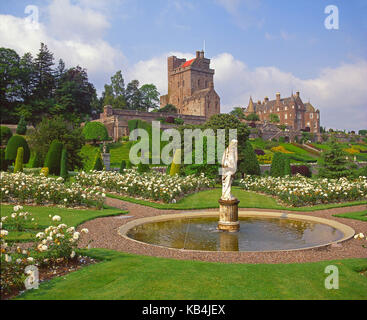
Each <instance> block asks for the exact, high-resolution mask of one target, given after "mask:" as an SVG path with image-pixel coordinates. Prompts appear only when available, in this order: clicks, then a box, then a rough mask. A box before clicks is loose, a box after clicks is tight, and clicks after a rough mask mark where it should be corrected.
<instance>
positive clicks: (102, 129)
mask: <svg viewBox="0 0 367 320" xmlns="http://www.w3.org/2000/svg"><path fill="white" fill-rule="evenodd" d="M83 135H84V137H85V139H86V140H89V141H94V142H96V141H106V140H108V139H109V136H108V131H107V128H106V126H105V125H104V124H103V123H100V122H88V123H87V124H86V125H85V127H84V128H83Z"/></svg>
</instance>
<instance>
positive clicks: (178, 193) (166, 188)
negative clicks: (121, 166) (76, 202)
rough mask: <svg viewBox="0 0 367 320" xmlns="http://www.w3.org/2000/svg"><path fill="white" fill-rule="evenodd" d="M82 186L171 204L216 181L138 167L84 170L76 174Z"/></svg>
mask: <svg viewBox="0 0 367 320" xmlns="http://www.w3.org/2000/svg"><path fill="white" fill-rule="evenodd" d="M75 181H76V182H77V183H78V184H79V185H82V186H91V185H99V186H101V187H103V188H105V189H106V190H107V191H109V192H116V193H119V194H124V195H128V196H132V197H141V198H144V199H150V200H154V201H162V202H165V203H170V202H174V201H177V199H178V198H180V197H182V196H184V195H187V194H189V193H193V192H197V191H200V190H204V189H207V188H210V187H213V186H214V182H213V181H211V180H210V179H208V178H206V177H205V176H204V174H202V175H201V176H194V175H190V176H187V177H180V176H178V175H176V176H169V175H163V174H160V173H157V172H148V173H143V174H139V173H138V172H137V171H135V170H126V169H125V171H124V174H120V173H117V172H106V171H102V172H97V171H93V172H91V173H85V172H82V173H80V174H79V175H78V176H76V177H75Z"/></svg>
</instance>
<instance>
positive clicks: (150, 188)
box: [1, 115, 367, 299]
mask: <svg viewBox="0 0 367 320" xmlns="http://www.w3.org/2000/svg"><path fill="white" fill-rule="evenodd" d="M22 121H23V120H22ZM21 125H22V123H21V122H20V124H19V126H21ZM129 125H131V126H135V127H136V126H141V127H144V128H147V127H149V125H148V124H146V123H142V122H138V123H137V122H133V123H131V124H129ZM207 126H208V127H212V128H223V129H226V130H228V129H230V128H237V129H238V127H239V126H240V130H239V136H240V139H239V141H240V143H239V165H238V173H237V175H236V178H235V181H234V187H233V194H234V195H235V196H236V197H237V198H238V199H239V200H240V205H239V206H240V208H244V209H245V208H256V209H263V210H265V209H267V210H275V211H276V210H278V211H279V210H280V211H282V210H283V211H287V212H304V213H314V212H315V213H318V212H320V213H321V212H323V210H337V209H339V210H340V209H345V212H342V213H341V214H340V216H338V217H339V219H341V218H347V219H349V220H350V221H358V223H361V224H362V225H360V224H358V229H357V230H356V232H357V235H356V237H355V239H352V240H349V241H352V242H355V243H358V246H360V247H361V248H362V246H363V241H364V240H365V238H364V235H363V233H366V225H365V222H363V221H366V219H367V217H366V215H367V211H366V209H364V210H363V206H364V208H366V207H365V205H366V203H367V173H366V170H367V167H365V166H364V167H363V166H361V168H359V167H358V166H357V165H356V163H355V161H354V160H355V158H354V156H355V154H360V155H362V158H363V154H365V153H364V151H365V150H367V145H366V141H359V142H358V144H357V143H355V144H350V145H345V144H342V143H338V142H337V141H335V140H330V141H329V142H328V143H325V144H322V145H318V147H320V150H321V149H322V150H324V151H323V152H320V154H318V153H317V152H314V153H309V152H307V151H306V150H305V149H302V148H300V147H299V146H296V145H293V144H287V143H285V142H282V141H278V142H274V141H271V142H266V141H260V140H258V139H257V140H252V141H251V140H248V138H247V136H248V131H247V129H246V127H245V126H242V124H241V123H240V122H238V120H237V119H236V118H235V117H233V116H228V115H222V116H216V117H214V118H213V119H211V121H209V122H208V124H207ZM184 127H185V126H183V128H184ZM22 133H23V134H14V135H13V134H12V133H11V131H10V130H9V129H7V128H6V127H1V141H2V145H3V146H4V148H2V149H1V170H2V172H1V201H2V205H1V290H2V298H6V299H7V298H20V299H23V298H24V299H116V298H118V299H256V298H265V299H267V298H269V299H278V298H281V299H288V298H311V299H318V298H320V299H329V298H332V299H333V298H335V299H342V298H355V299H363V298H366V296H365V292H366V289H367V280H366V270H367V264H366V259H365V257H366V255H364V259H363V258H362V257H363V254H362V256H361V255H360V253H359V254H358V255H356V258H354V259H353V258H348V259H339V260H338V259H336V260H332V263H333V264H337V265H340V273H341V276H342V279H343V278H344V279H348V281H347V283H346V284H345V285H344V287H343V288H342V289H341V290H339V291H334V292H332V291H327V290H325V289H324V288H322V286H323V280H322V279H323V277H324V274H323V269H324V268H325V267H326V266H327V265H329V264H331V262H330V261H324V260H323V259H322V258H320V259H319V260H320V261H319V262H315V261H314V260H313V259H311V260H310V262H307V261H304V262H303V263H285V264H272V263H270V264H268V263H259V264H251V263H242V264H237V263H236V259H235V258H233V259H232V263H224V264H223V263H219V262H217V263H213V262H205V261H201V262H200V261H187V260H180V259H179V260H175V259H166V258H162V257H152V256H144V255H139V254H138V255H137V254H132V253H130V252H129V250H128V251H126V252H127V253H125V252H124V251H125V250H124V248H121V250H120V249H119V250H117V251H116V250H110V249H109V248H108V247H105V248H103V247H101V246H99V245H97V246H94V243H95V242H96V243H98V241H99V240H98V239H100V238H103V237H104V235H103V234H91V232H90V231H89V229H88V228H86V227H85V226H86V225H88V223H93V221H98V220H99V219H108V218H111V219H117V218H118V217H124V216H128V215H131V216H134V214H135V212H134V211H130V210H125V209H124V208H125V205H124V204H130V206H137V207H136V208H144V207H145V208H147V209H146V211H149V210H157V213H158V212H159V213H160V214H165V212H170V211H172V210H173V211H175V212H179V211H185V210H186V211H187V210H200V209H216V208H218V199H219V198H220V194H221V189H220V176H218V174H217V172H218V171H217V170H218V168H219V164H217V165H209V164H205V163H204V164H203V165H200V164H199V165H195V164H192V165H177V164H173V165H170V166H164V164H160V165H153V164H151V165H142V164H139V165H138V166H136V167H135V166H133V165H132V163H131V162H130V161H129V151H130V148H131V147H132V146H133V145H134V144H136V143H137V142H136V141H135V142H134V141H129V137H124V138H123V139H122V140H121V142H115V143H112V142H111V141H109V137H108V133H107V130H106V128H105V127H104V126H103V125H101V124H100V123H93V122H89V123H87V124H86V125H84V126H82V127H74V128H73V129H71V130H70V125H69V124H68V123H67V122H65V121H64V120H62V119H61V118H58V117H55V118H52V119H44V120H42V121H41V122H40V123H39V124H38V125H37V126H36V127H35V129H33V130H29V132H28V131H25V132H24V131H23V132H22ZM351 150H353V152H352V153H351ZM354 150H358V151H359V152H357V151H355V152H354ZM261 151H263V153H264V154H262V152H261ZM103 152H106V153H109V154H110V156H111V163H110V164H111V170H110V171H107V170H105V167H104V165H105V164H104V163H103V160H102V157H101V153H103ZM180 154H181V153H180ZM172 155H173V154H172ZM176 156H177V155H176ZM266 156H268V159H270V163H269V164H270V167H269V170H266V171H265V172H263V173H262V172H261V170H260V165H261V164H262V163H263V162H264V161H263V159H264V157H266ZM149 157H151V156H150V155H149ZM362 158H361V159H362ZM311 159H312V161H316V162H318V164H319V170H318V174H313V173H312V170H311V168H310V167H309V164H310V161H311ZM268 161H269V160H268ZM111 204H113V205H115V206H116V207H113V206H111ZM354 207H356V208H361V210H360V211H358V212H356V210H354V209H353V208H354ZM119 208H120V209H119ZM133 208H135V207H133ZM348 208H351V209H350V210H348ZM143 211H144V210H143ZM349 211H350V212H349ZM320 215H321V214H320ZM113 217H115V218H113ZM115 221H116V220H115ZM121 221H122V220H121ZM121 223H122V222H121ZM363 223H364V224H363ZM361 226H362V227H361ZM336 257H338V255H336ZM189 260H191V259H189ZM193 260H196V259H193ZM327 260H330V259H329V256H327ZM280 261H281V260H280ZM311 261H312V262H311ZM28 266H37V268H38V270H39V274H40V279H41V284H40V288H39V289H37V290H36V289H33V290H26V292H25V293H23V294H20V295H19V293H22V292H23V291H24V290H25V289H26V288H25V287H24V286H25V284H24V281H25V280H26V279H28V280H29V277H30V276H31V275H32V274H31V273H29V271H27V270H29V269H27V267H28ZM161 270H169V271H168V272H164V273H162V272H161ZM198 270H200V272H198ZM27 272H28V274H27ZM273 273H275V274H277V277H272V276H271V274H273ZM310 273H314V274H315V276H314V277H312V278H311V279H310V278H309V274H310ZM194 274H195V276H193V275H194ZM218 274H227V275H228V276H226V277H225V279H221V281H220V282H218V281H212V280H209V279H212V278H213V277H214V278H217V275H218ZM295 274H297V277H296V276H295ZM248 275H251V277H248ZM257 279H262V281H258V280H257ZM235 282H239V283H241V284H242V285H243V286H245V287H246V288H247V290H245V291H244V290H242V285H241V286H238V288H237V289H234V290H230V291H229V290H228V289H225V288H226V287H231V286H233V283H235ZM142 283H144V286H142ZM199 284H200V285H199ZM203 284H205V285H204V286H203ZM177 286H178V287H177ZM218 286H219V287H221V288H222V289H221V290H218ZM203 287H205V288H206V289H205V290H203ZM100 288H103V290H100ZM122 288H123V290H122ZM127 288H128V289H127ZM143 288H144V289H143ZM147 288H148V290H147ZM149 288H150V289H149ZM311 288H313V289H311ZM102 292H103V293H102ZM218 292H221V293H220V294H219V293H218ZM18 295H19V296H18Z"/></svg>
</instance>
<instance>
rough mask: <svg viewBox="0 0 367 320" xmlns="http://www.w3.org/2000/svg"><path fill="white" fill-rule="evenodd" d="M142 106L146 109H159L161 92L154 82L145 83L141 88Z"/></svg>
mask: <svg viewBox="0 0 367 320" xmlns="http://www.w3.org/2000/svg"><path fill="white" fill-rule="evenodd" d="M140 93H141V108H142V109H143V110H144V111H150V109H153V110H157V109H159V107H160V106H159V101H160V99H159V97H160V93H159V92H158V90H157V87H156V86H155V85H154V84H145V85H143V86H142V87H141V88H140Z"/></svg>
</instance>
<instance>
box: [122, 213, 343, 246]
mask: <svg viewBox="0 0 367 320" xmlns="http://www.w3.org/2000/svg"><path fill="white" fill-rule="evenodd" d="M240 224H241V229H240V232H238V233H226V232H221V231H218V230H217V225H218V218H197V219H191V220H189V219H179V220H169V221H160V222H154V223H148V224H144V225H140V226H137V227H135V228H134V229H132V230H130V231H129V233H128V236H129V237H131V238H133V239H135V240H138V241H142V242H146V243H149V244H155V245H160V246H164V247H170V248H176V249H186V250H204V251H269V250H291V249H299V248H305V247H310V246H317V245H322V244H325V243H328V242H332V241H337V240H340V239H341V238H342V237H343V233H342V232H341V231H339V230H337V229H335V228H333V227H330V226H328V225H324V224H320V223H313V222H308V221H298V220H289V219H284V218H241V219H240Z"/></svg>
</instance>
